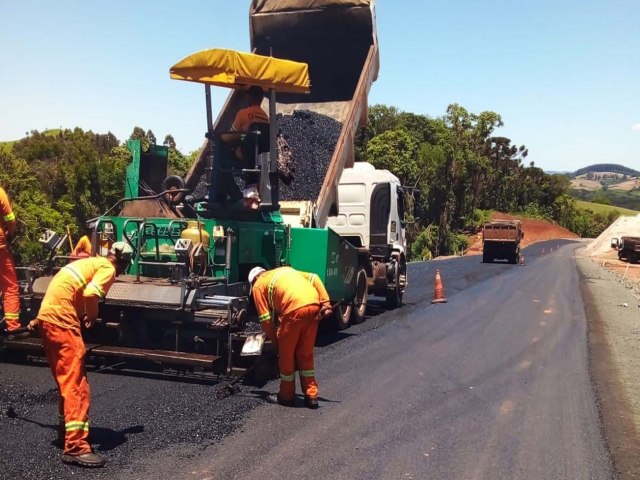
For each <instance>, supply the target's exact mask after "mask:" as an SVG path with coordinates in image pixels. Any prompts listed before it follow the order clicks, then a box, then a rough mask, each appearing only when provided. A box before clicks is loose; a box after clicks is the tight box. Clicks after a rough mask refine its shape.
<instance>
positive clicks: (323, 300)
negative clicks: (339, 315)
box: [249, 267, 331, 408]
mask: <svg viewBox="0 0 640 480" xmlns="http://www.w3.org/2000/svg"><path fill="white" fill-rule="evenodd" d="M249 282H250V283H251V288H252V295H253V300H254V302H255V304H256V309H257V311H258V318H259V320H260V326H261V327H262V330H263V331H264V332H265V334H266V335H267V338H269V340H271V341H272V342H273V344H274V345H275V346H276V348H277V351H278V356H279V359H278V366H279V368H280V393H278V395H277V397H276V401H277V402H278V403H279V404H280V405H285V406H293V404H294V400H295V393H296V369H298V370H299V372H300V385H301V387H302V391H303V392H304V400H305V405H306V406H307V407H309V408H318V384H317V382H316V378H315V370H314V366H313V348H314V346H315V343H316V334H317V332H318V324H319V323H320V319H321V318H323V317H325V316H328V315H330V314H331V303H330V302H329V295H328V294H327V290H326V289H325V288H324V285H323V284H322V281H320V279H319V278H318V276H317V275H315V274H312V273H306V272H299V271H297V270H294V269H293V268H291V267H279V268H275V269H273V270H269V271H266V270H265V269H264V268H261V267H255V268H253V269H252V270H251V272H249ZM271 312H273V313H274V314H275V315H276V316H277V317H278V319H279V325H278V327H277V329H276V326H275V325H274V321H275V320H276V319H274V318H271ZM296 367H297V368H296Z"/></svg>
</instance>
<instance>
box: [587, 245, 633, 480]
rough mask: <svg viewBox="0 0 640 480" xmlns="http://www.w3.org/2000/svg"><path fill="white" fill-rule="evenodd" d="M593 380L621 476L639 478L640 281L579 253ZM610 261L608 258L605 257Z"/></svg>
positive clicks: (609, 444) (604, 429) (611, 448)
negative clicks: (624, 276) (639, 373)
mask: <svg viewBox="0 0 640 480" xmlns="http://www.w3.org/2000/svg"><path fill="white" fill-rule="evenodd" d="M583 250H584V249H580V250H578V251H577V258H576V262H577V265H578V269H579V271H580V274H581V278H582V282H581V283H582V285H581V286H582V296H583V299H584V304H585V312H586V315H587V319H588V321H589V359H590V370H591V376H592V382H593V387H594V391H595V393H596V397H597V399H598V406H599V409H600V415H601V418H602V422H603V423H602V425H603V434H604V436H605V438H606V441H607V444H608V446H609V449H610V451H611V455H612V458H613V461H614V466H615V468H616V470H617V472H618V475H619V478H621V479H637V478H640V456H639V455H638V451H640V375H638V372H639V371H640V348H639V347H640V283H638V281H637V280H635V281H634V280H632V279H629V278H628V277H627V278H624V279H623V278H622V274H621V273H620V271H618V270H616V269H611V270H610V269H607V268H606V267H603V264H602V263H599V262H598V261H597V259H595V260H594V259H593V258H591V257H584V256H580V253H581V252H582V251H583ZM605 264H606V262H605Z"/></svg>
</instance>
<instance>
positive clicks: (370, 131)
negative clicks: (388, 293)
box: [356, 104, 617, 259]
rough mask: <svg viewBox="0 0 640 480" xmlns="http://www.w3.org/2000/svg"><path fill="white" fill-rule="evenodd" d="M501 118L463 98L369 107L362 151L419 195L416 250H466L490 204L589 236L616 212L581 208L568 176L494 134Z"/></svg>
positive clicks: (413, 237) (423, 253) (413, 230)
mask: <svg viewBox="0 0 640 480" xmlns="http://www.w3.org/2000/svg"><path fill="white" fill-rule="evenodd" d="M502 126H503V121H502V118H501V116H500V115H499V114H497V113H495V112H491V111H485V112H481V113H479V114H474V113H471V112H469V111H467V110H466V109H465V108H463V107H462V106H460V105H457V104H452V105H449V107H448V108H447V111H446V113H445V114H444V115H443V116H441V117H438V118H431V117H428V116H425V115H417V114H414V113H410V112H402V111H400V110H398V109H397V108H395V107H392V106H386V105H374V106H372V107H371V109H370V111H369V123H368V125H367V126H366V127H364V128H362V129H361V130H360V132H359V133H358V136H357V142H356V151H357V155H358V157H359V159H360V160H366V161H369V162H370V163H372V164H373V165H375V166H376V167H377V168H385V169H388V170H390V171H391V172H392V173H394V174H395V175H396V176H398V177H399V178H400V180H401V181H402V183H403V185H405V186H407V187H408V188H407V190H408V192H409V194H410V197H411V199H412V202H416V203H417V207H418V208H417V209H416V211H417V212H418V215H417V218H414V219H411V220H412V221H411V222H410V223H409V229H408V230H409V240H410V242H411V255H412V257H413V258H422V259H424V258H431V257H433V256H438V255H448V254H457V253H460V252H461V251H462V250H463V249H464V248H466V247H467V246H468V234H469V233H473V232H475V231H477V230H478V229H479V228H480V226H481V225H482V223H483V222H484V221H486V220H487V219H488V218H489V216H490V212H491V211H492V210H497V211H501V212H506V213H512V214H516V215H522V216H528V217H534V218H540V219H545V220H549V221H552V222H555V223H557V224H559V225H561V226H563V227H566V228H568V229H569V230H571V231H573V232H575V233H577V234H579V235H581V236H585V237H594V236H597V235H599V234H600V233H601V232H602V231H603V230H604V228H606V227H607V226H608V225H609V224H610V223H611V222H612V221H613V220H614V219H615V218H616V217H617V214H615V213H612V214H607V215H603V214H597V213H594V212H590V211H585V210H580V209H578V208H577V207H576V205H575V202H574V200H573V198H572V197H571V195H570V192H571V185H570V181H569V179H568V178H566V176H564V175H560V174H555V175H550V174H546V173H545V172H544V171H543V170H542V169H540V168H538V167H536V166H535V163H534V162H532V161H531V162H528V164H527V163H526V159H527V157H528V153H529V152H528V149H527V148H526V147H525V146H524V145H517V144H515V143H513V142H512V140H511V139H509V138H506V137H504V136H499V135H496V130H497V129H498V128H500V127H502ZM415 191H419V192H420V196H419V197H418V196H417V195H412V192H415ZM409 210H412V209H409Z"/></svg>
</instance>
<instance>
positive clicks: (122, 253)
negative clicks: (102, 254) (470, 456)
mask: <svg viewBox="0 0 640 480" xmlns="http://www.w3.org/2000/svg"><path fill="white" fill-rule="evenodd" d="M109 253H110V254H112V255H115V257H116V259H117V260H118V261H121V262H131V256H132V255H133V248H131V245H129V244H128V243H126V242H116V243H114V244H113V245H111V250H109Z"/></svg>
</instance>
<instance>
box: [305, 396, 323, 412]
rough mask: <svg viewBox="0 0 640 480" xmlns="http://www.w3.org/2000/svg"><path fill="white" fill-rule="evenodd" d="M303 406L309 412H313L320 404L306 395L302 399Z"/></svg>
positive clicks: (314, 398)
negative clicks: (309, 410)
mask: <svg viewBox="0 0 640 480" xmlns="http://www.w3.org/2000/svg"><path fill="white" fill-rule="evenodd" d="M304 404H305V405H306V407H307V408H310V409H311V410H315V409H316V408H318V407H320V404H319V403H318V399H317V398H316V397H307V396H306V395H305V397H304Z"/></svg>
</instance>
